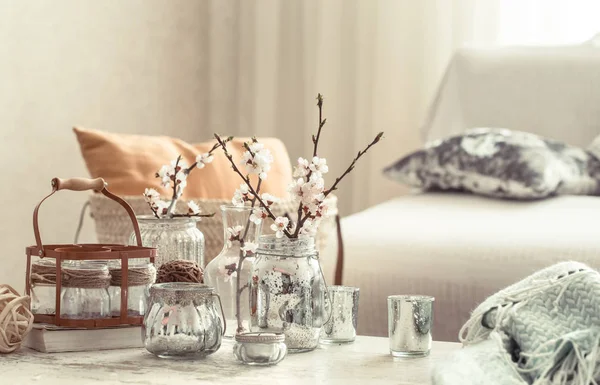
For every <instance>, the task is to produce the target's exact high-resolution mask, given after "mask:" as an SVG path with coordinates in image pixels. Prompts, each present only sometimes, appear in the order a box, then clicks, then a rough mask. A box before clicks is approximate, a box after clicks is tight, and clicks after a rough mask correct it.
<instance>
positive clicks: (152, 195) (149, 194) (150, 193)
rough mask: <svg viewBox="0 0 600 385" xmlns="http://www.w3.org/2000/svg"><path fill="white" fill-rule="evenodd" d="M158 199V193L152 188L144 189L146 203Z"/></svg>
mask: <svg viewBox="0 0 600 385" xmlns="http://www.w3.org/2000/svg"><path fill="white" fill-rule="evenodd" d="M159 199H160V194H159V193H158V191H156V190H155V189H153V188H147V189H145V190H144V200H145V201H146V203H153V202H155V201H157V200H159Z"/></svg>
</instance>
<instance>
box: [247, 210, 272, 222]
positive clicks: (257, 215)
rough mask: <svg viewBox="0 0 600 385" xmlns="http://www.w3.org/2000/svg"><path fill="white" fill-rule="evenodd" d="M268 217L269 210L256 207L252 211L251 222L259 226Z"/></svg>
mask: <svg viewBox="0 0 600 385" xmlns="http://www.w3.org/2000/svg"><path fill="white" fill-rule="evenodd" d="M267 216H268V214H267V210H265V209H264V208H262V207H255V208H254V209H253V210H252V214H250V221H252V222H254V223H255V224H257V225H259V224H260V223H261V222H262V221H263V219H265V218H267Z"/></svg>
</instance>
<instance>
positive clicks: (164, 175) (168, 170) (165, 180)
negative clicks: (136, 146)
mask: <svg viewBox="0 0 600 385" xmlns="http://www.w3.org/2000/svg"><path fill="white" fill-rule="evenodd" d="M174 174H175V172H174V171H173V167H169V166H168V165H164V166H162V167H161V168H160V170H158V172H157V173H156V175H157V176H158V177H159V178H160V184H161V185H162V186H163V187H167V186H168V185H169V183H171V176H173V175H174Z"/></svg>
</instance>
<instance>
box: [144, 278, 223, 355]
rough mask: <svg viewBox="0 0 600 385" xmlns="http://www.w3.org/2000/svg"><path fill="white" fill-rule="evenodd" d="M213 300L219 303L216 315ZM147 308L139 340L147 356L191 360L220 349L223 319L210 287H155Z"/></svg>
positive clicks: (175, 284) (196, 284)
mask: <svg viewBox="0 0 600 385" xmlns="http://www.w3.org/2000/svg"><path fill="white" fill-rule="evenodd" d="M215 298H217V299H219V307H220V310H221V311H220V313H219V312H218V311H217V303H216V301H215ZM148 306H149V308H148V311H147V312H146V316H145V317H144V324H143V326H142V339H143V341H144V346H145V347H146V349H147V350H148V351H149V352H150V353H152V354H155V355H156V356H158V357H161V358H177V357H179V358H185V357H190V358H194V357H204V356H206V355H209V354H212V353H214V352H216V351H217V350H219V348H220V347H221V341H222V338H223V332H224V331H225V325H222V324H221V323H222V322H224V320H225V316H224V315H223V307H222V306H221V300H220V298H219V296H218V294H215V292H214V290H213V288H212V287H209V286H206V285H203V284H200V283H188V282H172V283H158V284H155V285H152V287H151V288H150V298H149V301H148ZM221 317H222V318H221Z"/></svg>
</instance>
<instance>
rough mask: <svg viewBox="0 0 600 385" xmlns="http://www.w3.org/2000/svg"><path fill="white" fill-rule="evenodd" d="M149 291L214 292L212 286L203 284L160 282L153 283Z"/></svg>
mask: <svg viewBox="0 0 600 385" xmlns="http://www.w3.org/2000/svg"><path fill="white" fill-rule="evenodd" d="M150 290H152V291H155V290H164V291H187V292H192V291H201V292H206V293H209V292H210V293H212V292H214V288H213V287H212V286H208V285H206V284H204V283H195V282H162V283H155V284H153V285H152V287H151V288H150Z"/></svg>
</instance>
